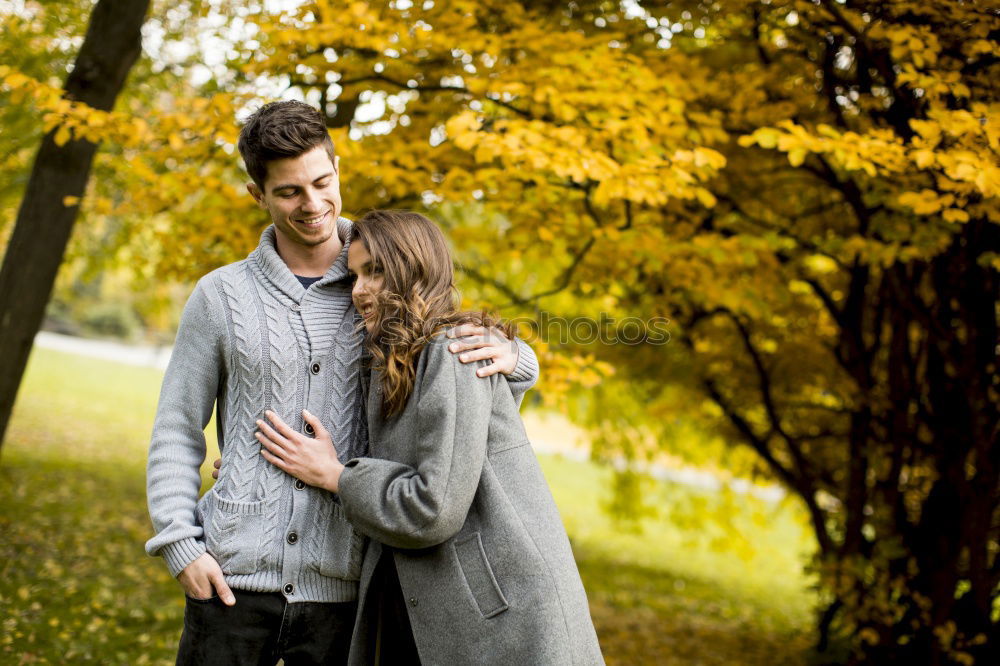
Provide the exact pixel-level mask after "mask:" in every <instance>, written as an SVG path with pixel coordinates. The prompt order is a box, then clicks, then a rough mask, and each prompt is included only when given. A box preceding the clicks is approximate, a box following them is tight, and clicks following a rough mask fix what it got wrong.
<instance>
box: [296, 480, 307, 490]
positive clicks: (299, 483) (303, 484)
mask: <svg viewBox="0 0 1000 666" xmlns="http://www.w3.org/2000/svg"><path fill="white" fill-rule="evenodd" d="M305 487H306V482H305V481H303V480H302V479H295V489H296V490H302V489H303V488H305Z"/></svg>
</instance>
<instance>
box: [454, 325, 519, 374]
mask: <svg viewBox="0 0 1000 666" xmlns="http://www.w3.org/2000/svg"><path fill="white" fill-rule="evenodd" d="M447 335H448V337H449V338H460V339H456V340H455V341H454V342H452V343H450V344H449V345H448V351H450V352H452V353H454V354H458V360H459V361H461V362H462V363H474V362H475V361H479V360H481V359H484V358H488V359H491V360H492V361H493V362H492V363H491V364H490V365H487V366H485V367H482V368H479V369H478V370H476V375H478V376H480V377H489V376H490V375H495V374H496V373H498V372H500V373H503V374H505V375H509V374H510V373H512V372H514V368H516V367H517V358H518V355H519V354H520V351H519V350H518V348H517V343H516V342H514V341H513V340H508V339H507V336H505V335H504V334H503V333H501V332H500V331H499V330H497V329H495V328H490V329H487V328H483V327H482V326H476V325H475V324H462V325H461V326H456V327H455V328H453V329H451V330H449V331H448V333H447Z"/></svg>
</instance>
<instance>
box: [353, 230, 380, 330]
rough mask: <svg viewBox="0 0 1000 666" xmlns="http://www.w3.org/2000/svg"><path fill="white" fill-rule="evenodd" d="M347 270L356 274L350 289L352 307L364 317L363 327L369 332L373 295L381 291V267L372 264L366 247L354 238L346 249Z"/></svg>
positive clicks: (373, 310)
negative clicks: (352, 301) (352, 287)
mask: <svg viewBox="0 0 1000 666" xmlns="http://www.w3.org/2000/svg"><path fill="white" fill-rule="evenodd" d="M347 270H349V271H350V272H351V273H352V274H353V275H354V276H356V278H355V281H354V290H353V291H351V298H352V299H354V307H355V308H356V309H357V311H358V312H359V313H360V314H361V316H362V318H364V320H365V328H366V329H368V332H369V333H371V332H372V326H373V324H374V321H373V320H374V318H373V316H372V315H373V314H374V312H375V297H376V296H377V295H378V294H379V292H381V291H382V269H380V268H377V267H375V266H373V265H372V257H371V255H370V254H369V253H368V248H367V247H365V244H364V243H362V242H361V241H360V240H356V241H354V242H353V243H351V247H349V248H348V250H347Z"/></svg>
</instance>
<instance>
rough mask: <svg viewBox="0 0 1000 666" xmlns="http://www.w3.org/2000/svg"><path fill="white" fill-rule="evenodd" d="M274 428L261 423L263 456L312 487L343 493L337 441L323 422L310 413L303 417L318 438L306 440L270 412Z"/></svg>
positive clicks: (258, 422) (260, 436)
mask: <svg viewBox="0 0 1000 666" xmlns="http://www.w3.org/2000/svg"><path fill="white" fill-rule="evenodd" d="M264 414H265V415H266V416H267V418H268V419H270V420H271V423H273V424H274V427H271V426H270V425H268V424H267V423H265V422H264V421H257V427H258V428H260V432H258V433H256V435H257V439H258V440H259V441H260V443H261V444H263V445H264V448H263V449H261V450H260V454H261V455H262V456H264V458H265V459H266V460H267V461H268V462H269V463H271V464H272V465H274V466H275V467H278V468H279V469H282V470H284V471H285V472H287V473H288V474H291V475H292V476H294V477H295V478H296V479H299V480H301V481H303V482H305V483H307V484H309V485H310V486H316V487H317V488H325V489H326V490H329V491H330V492H332V493H335V492H337V491H338V490H339V489H340V473H341V472H343V471H344V466H343V465H342V464H340V460H338V459H337V449H336V448H334V446H333V438H332V437H330V433H329V432H327V430H326V428H324V427H323V424H322V423H320V420H319V419H318V418H316V417H315V416H313V415H312V414H310V413H309V412H308V411H306V410H304V409H303V410H302V416H303V417H304V418H305V420H306V423H308V424H309V425H311V426H312V427H313V431H314V432H315V433H316V437H315V439H314V438H311V437H306V436H305V435H303V434H302V433H298V432H295V431H294V430H292V429H291V428H290V427H289V426H288V424H287V423H285V422H284V421H282V420H281V417H280V416H278V415H277V414H275V413H274V412H272V411H270V410H268V411H266V412H264Z"/></svg>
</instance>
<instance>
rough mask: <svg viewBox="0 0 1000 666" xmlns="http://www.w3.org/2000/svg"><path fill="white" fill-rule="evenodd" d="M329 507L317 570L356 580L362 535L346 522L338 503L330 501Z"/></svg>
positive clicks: (334, 576) (358, 570) (359, 563)
mask: <svg viewBox="0 0 1000 666" xmlns="http://www.w3.org/2000/svg"><path fill="white" fill-rule="evenodd" d="M330 508H331V511H330V520H329V522H328V524H327V525H326V526H325V527H326V538H325V539H324V542H323V553H322V555H321V556H320V559H319V572H320V573H321V574H322V575H324V576H329V577H331V578H339V579H341V580H358V579H359V578H361V555H362V548H363V546H364V535H362V534H361V533H360V532H357V531H356V530H355V529H354V528H353V527H352V526H351V524H350V523H349V522H347V517H346V516H345V515H344V508H343V507H342V506H341V505H340V504H339V503H336V502H332V503H331V505H330Z"/></svg>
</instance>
